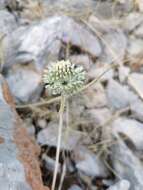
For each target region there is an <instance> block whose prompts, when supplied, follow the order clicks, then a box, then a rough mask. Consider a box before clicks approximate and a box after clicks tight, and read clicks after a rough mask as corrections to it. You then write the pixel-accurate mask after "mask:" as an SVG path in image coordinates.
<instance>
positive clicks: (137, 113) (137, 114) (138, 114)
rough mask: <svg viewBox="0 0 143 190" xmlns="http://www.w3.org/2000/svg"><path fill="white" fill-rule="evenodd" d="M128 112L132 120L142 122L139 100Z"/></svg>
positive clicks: (141, 104)
mask: <svg viewBox="0 0 143 190" xmlns="http://www.w3.org/2000/svg"><path fill="white" fill-rule="evenodd" d="M130 110H131V113H132V117H133V118H135V119H137V120H139V121H141V122H143V102H142V101H141V100H138V101H136V102H134V103H133V104H131V108H130Z"/></svg>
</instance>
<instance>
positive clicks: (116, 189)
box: [107, 179, 130, 190]
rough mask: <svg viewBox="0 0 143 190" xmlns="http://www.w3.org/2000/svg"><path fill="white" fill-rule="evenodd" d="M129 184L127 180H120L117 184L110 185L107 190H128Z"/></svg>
mask: <svg viewBox="0 0 143 190" xmlns="http://www.w3.org/2000/svg"><path fill="white" fill-rule="evenodd" d="M129 188H130V182H129V181H127V180H124V179H123V180H121V181H119V182H118V183H116V184H114V185H112V186H111V187H109V188H108V189H107V190H129Z"/></svg>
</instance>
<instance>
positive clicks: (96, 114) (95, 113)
mask: <svg viewBox="0 0 143 190" xmlns="http://www.w3.org/2000/svg"><path fill="white" fill-rule="evenodd" d="M111 115H112V114H111V112H110V110H109V109H107V108H99V109H88V110H87V111H85V117H88V119H89V120H90V121H93V123H94V125H97V126H98V125H103V124H104V123H105V122H106V121H107V120H108V119H110V118H111Z"/></svg>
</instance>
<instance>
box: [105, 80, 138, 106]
mask: <svg viewBox="0 0 143 190" xmlns="http://www.w3.org/2000/svg"><path fill="white" fill-rule="evenodd" d="M106 93H107V100H108V105H109V106H111V108H113V109H122V108H125V107H127V106H129V105H130V104H131V103H133V102H134V101H135V100H136V99H137V97H136V95H134V93H133V92H132V91H130V90H129V88H128V87H127V86H123V85H121V84H120V83H118V82H117V81H115V80H110V81H109V83H108V86H107V90H106Z"/></svg>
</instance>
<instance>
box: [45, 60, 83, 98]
mask: <svg viewBox="0 0 143 190" xmlns="http://www.w3.org/2000/svg"><path fill="white" fill-rule="evenodd" d="M43 81H44V83H45V87H46V88H48V89H49V90H50V91H51V92H52V94H54V95H56V94H61V95H72V94H74V93H75V92H77V91H78V90H79V89H80V88H82V87H83V85H84V83H85V71H84V69H83V67H82V66H78V65H75V64H72V63H71V62H70V61H68V60H67V61H58V62H57V63H55V64H53V65H52V67H51V68H49V69H45V70H44V74H43Z"/></svg>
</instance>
